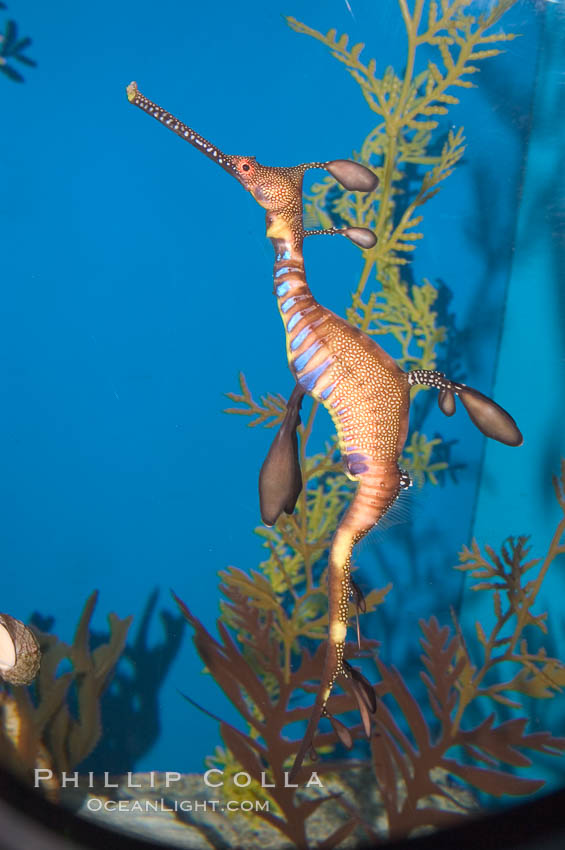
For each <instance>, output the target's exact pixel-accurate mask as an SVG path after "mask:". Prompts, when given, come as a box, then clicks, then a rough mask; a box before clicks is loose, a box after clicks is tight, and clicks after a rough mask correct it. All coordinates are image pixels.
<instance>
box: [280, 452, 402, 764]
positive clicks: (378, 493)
mask: <svg viewBox="0 0 565 850" xmlns="http://www.w3.org/2000/svg"><path fill="white" fill-rule="evenodd" d="M400 488H401V473H400V470H399V468H398V465H397V464H396V462H391V461H387V462H375V461H370V460H369V459H367V467H366V471H365V473H364V474H363V476H360V478H359V487H358V488H357V492H356V493H355V496H354V498H353V501H352V503H351V505H350V506H349V509H348V510H347V512H346V513H345V515H344V517H343V519H342V521H341V523H340V524H339V526H338V528H337V530H336V533H335V535H334V538H333V540H332V545H331V549H330V556H329V568H328V603H329V611H328V619H329V633H328V639H327V646H326V655H325V660H324V669H323V672H322V677H321V681H320V685H319V688H318V692H317V694H316V699H315V701H314V705H313V707H312V713H311V714H310V718H309V720H308V726H307V728H306V733H305V735H304V738H303V740H302V743H301V744H300V747H299V749H298V753H297V754H296V758H295V760H294V764H293V766H292V770H291V771H290V779H291V780H292V781H294V779H295V778H296V776H297V774H298V771H299V770H300V767H301V766H302V762H303V761H304V759H305V758H306V756H307V754H308V753H309V752H310V751H312V750H313V742H314V737H315V735H316V730H317V728H318V723H319V722H320V719H321V718H322V717H327V718H328V719H329V720H330V722H331V723H332V726H333V728H334V731H335V732H336V734H337V736H338V738H339V739H340V741H341V742H342V743H343V744H345V746H351V743H352V741H351V736H350V734H349V732H348V730H347V729H346V727H344V726H343V724H341V723H339V721H337V720H336V719H335V718H333V717H331V715H330V714H329V712H328V710H327V708H326V706H327V702H328V700H329V697H330V694H331V691H332V688H333V686H334V683H335V681H336V680H337V679H338V678H339V677H340V676H343V677H345V678H346V679H347V680H349V686H350V688H349V689H350V690H351V692H352V693H353V696H354V697H355V699H356V702H357V705H358V708H359V712H360V714H361V719H362V721H363V727H364V729H365V732H366V734H367V737H369V736H370V734H371V714H374V713H375V711H376V699H375V693H374V690H373V688H372V687H371V685H370V684H369V682H368V681H367V680H366V679H365V677H364V676H363V675H362V674H361V673H360V672H359V671H358V670H356V669H355V668H354V667H352V666H351V665H350V664H348V663H347V661H346V660H345V658H344V650H345V641H346V635H347V624H348V619H349V599H350V595H351V592H352V585H351V555H352V552H353V548H354V547H355V545H356V543H357V542H358V541H359V540H361V538H362V537H364V536H365V535H366V534H367V533H368V532H369V531H370V530H371V529H372V528H373V527H374V526H375V525H376V523H377V522H378V521H379V519H380V518H381V517H382V516H383V514H384V513H386V511H387V510H388V508H389V507H390V506H391V505H392V503H393V502H394V501H395V499H396V497H397V496H398V493H399V490H400Z"/></svg>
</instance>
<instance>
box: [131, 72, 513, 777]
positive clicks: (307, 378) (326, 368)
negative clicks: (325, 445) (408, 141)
mask: <svg viewBox="0 0 565 850" xmlns="http://www.w3.org/2000/svg"><path fill="white" fill-rule="evenodd" d="M128 98H129V100H130V102H132V103H134V104H135V105H136V106H138V107H140V108H141V109H142V110H143V111H145V112H146V113H148V114H150V115H153V117H154V118H156V119H157V120H158V121H159V122H160V123H163V124H164V125H165V126H167V127H169V128H170V129H172V130H173V131H174V132H175V133H177V134H178V135H179V136H181V138H184V139H186V140H187V141H189V142H190V143H191V144H192V145H193V146H195V147H197V148H198V149H199V150H201V151H202V152H203V153H204V154H205V155H206V156H207V157H208V158H210V159H212V160H214V161H215V162H217V163H218V164H219V165H221V166H222V168H224V169H225V170H226V171H228V172H229V173H231V174H232V175H233V176H234V177H236V178H237V179H238V180H239V182H240V183H241V184H242V186H243V187H244V188H245V189H246V190H247V191H249V192H250V193H251V194H252V195H253V197H254V198H255V200H256V201H257V202H258V203H259V204H260V205H261V206H262V207H264V208H265V209H266V210H267V215H266V226H267V234H266V235H267V237H269V238H270V239H271V242H272V244H273V247H274V251H275V264H274V271H273V281H274V292H275V296H276V299H277V305H278V309H279V313H280V316H281V319H282V322H283V325H284V329H285V335H286V352H287V358H288V363H289V366H290V370H291V372H292V374H293V376H294V377H295V379H296V382H297V386H296V389H295V391H294V392H293V394H292V396H291V399H290V400H289V404H288V410H287V416H286V417H285V419H284V420H283V422H282V424H281V427H280V429H279V432H278V434H277V436H276V437H275V440H274V442H273V445H272V447H271V450H270V451H269V455H268V456H267V459H266V461H265V463H264V464H263V468H262V470H261V476H260V483H259V495H260V502H261V514H262V517H263V520H264V522H265V523H266V524H268V525H272V524H273V523H274V522H275V521H276V520H277V518H278V516H279V515H280V514H281V513H282V511H283V510H285V511H286V512H287V513H290V512H292V510H293V509H294V505H295V504H296V499H297V497H298V494H299V492H300V488H301V478H300V468H299V465H298V452H297V444H296V428H297V425H298V423H299V409H300V403H301V400H302V396H303V395H304V394H305V393H307V394H308V395H310V396H312V397H313V398H314V399H316V400H317V401H319V402H320V403H321V404H322V405H323V406H324V407H325V408H326V410H327V411H328V412H329V414H330V416H331V418H332V420H333V423H334V425H335V428H336V431H337V434H338V445H339V449H340V451H341V454H342V457H343V459H344V463H345V467H346V471H347V474H348V475H349V477H350V478H352V479H353V480H355V481H356V482H357V490H356V492H355V495H354V497H353V499H352V501H351V504H350V505H349V508H348V509H347V511H346V512H345V514H344V516H343V517H342V519H341V522H340V523H339V525H338V528H337V530H336V532H335V534H334V537H333V540H332V544H331V548H330V553H329V569H328V611H329V614H328V616H329V633H328V641H327V651H326V657H325V663H324V670H323V673H322V678H321V682H320V687H319V689H318V693H317V696H316V700H315V703H314V707H313V710H312V714H311V717H310V720H309V723H308V728H307V730H306V735H305V737H304V740H303V742H302V744H301V747H300V749H299V752H298V755H297V757H296V760H295V764H294V767H293V770H292V772H291V776H292V777H294V776H295V775H296V773H297V772H298V769H299V768H300V765H301V763H302V761H303V759H304V757H305V756H306V754H307V753H308V751H309V750H310V749H311V748H312V742H313V739H314V736H315V733H316V729H317V726H318V722H319V719H320V717H321V716H329V715H328V713H327V710H326V704H327V701H328V699H329V696H330V693H331V690H332V687H333V685H334V683H335V681H336V679H337V678H338V677H340V676H343V677H345V678H346V679H348V680H349V684H350V685H351V687H352V690H353V693H354V695H355V696H356V698H357V702H358V705H359V708H360V711H361V715H362V718H363V722H364V725H365V729H366V731H367V734H369V732H370V716H369V715H370V713H371V712H373V711H374V710H375V707H376V703H375V696H374V691H373V689H372V688H371V686H370V685H369V683H368V682H367V681H366V679H364V677H363V676H362V675H361V674H360V673H359V671H357V670H356V669H355V668H353V667H351V665H349V664H348V663H347V662H346V661H345V659H344V647H345V641H346V634H347V626H348V620H349V600H350V597H351V594H352V592H353V593H354V594H355V595H357V591H356V588H355V587H354V585H353V584H352V582H351V574H350V571H351V556H352V552H353V548H354V546H355V545H356V543H357V542H358V541H359V540H360V539H361V538H362V537H364V536H365V535H366V534H367V533H368V532H369V531H370V530H371V529H372V528H374V526H375V525H376V524H377V523H378V522H379V520H380V519H381V517H382V516H383V515H384V514H385V513H386V511H387V510H388V509H389V507H390V506H391V505H392V504H393V503H394V501H395V500H396V498H397V497H398V494H399V492H400V490H401V489H402V488H403V487H406V486H408V484H409V479H408V476H407V475H406V473H404V472H403V471H402V470H401V469H400V467H399V465H398V460H399V457H400V454H401V452H402V449H403V447H404V443H405V441H406V437H407V433H408V421H409V408H410V389H411V387H412V386H414V385H417V384H418V385H427V386H432V387H435V388H437V389H438V390H439V405H440V408H441V410H442V411H443V412H444V413H445V414H446V415H447V416H451V415H452V414H453V413H454V411H455V396H458V397H459V398H460V400H461V401H462V403H463V405H464V406H465V408H466V409H467V412H468V413H469V415H470V417H471V419H472V420H473V422H474V423H475V424H476V425H477V427H479V428H480V430H481V431H483V433H485V434H486V435H487V436H489V437H493V438H494V439H497V440H500V441H501V442H504V443H506V444H508V445H514V446H516V445H520V443H521V442H522V435H521V434H520V431H519V430H518V428H517V426H516V423H515V422H514V420H513V419H512V417H511V416H510V415H509V414H508V413H506V411H504V410H503V409H502V408H501V407H500V406H499V405H498V404H496V403H495V402H494V401H492V400H491V399H488V398H487V397H486V396H484V395H482V393H479V392H478V391H477V390H473V389H471V388H470V387H467V386H465V385H463V384H458V383H455V382H452V381H450V380H449V379H448V378H446V377H445V375H443V373H441V372H436V371H427V370H415V371H412V372H404V371H403V370H402V369H401V368H400V367H399V366H398V364H397V363H396V361H395V360H394V359H393V358H392V357H391V356H390V355H389V354H387V352H386V351H385V350H384V349H383V348H382V347H381V346H380V345H378V344H377V343H376V342H375V341H374V340H373V339H371V338H370V337H369V336H367V335H366V334H364V333H362V332H361V331H360V330H359V329H358V328H355V327H354V326H352V325H350V324H349V323H348V322H347V321H345V320H344V319H342V318H341V317H340V316H337V315H336V314H335V313H333V312H332V311H331V310H328V309H326V308H325V307H323V306H322V305H321V304H319V303H318V301H316V299H315V298H314V296H313V295H312V293H311V292H310V288H309V286H308V283H307V281H306V275H305V271H304V257H303V253H302V245H303V240H304V238H305V237H306V236H310V235H314V234H342V235H344V236H346V237H347V238H349V239H350V240H351V241H352V242H354V243H355V244H357V245H358V246H360V247H361V248H364V249H370V248H372V247H373V245H374V244H375V243H376V238H375V236H374V235H373V234H372V233H371V232H370V231H368V230H366V229H365V228H357V227H350V228H343V229H337V228H329V229H326V230H310V231H307V230H305V229H304V226H303V219H302V182H303V177H304V173H305V171H306V170H307V169H309V168H324V169H326V170H327V171H329V172H330V173H331V174H332V175H333V176H334V177H335V178H336V179H337V180H338V181H339V182H340V183H341V184H342V185H343V186H344V187H345V188H346V189H348V190H350V191H360V192H368V191H373V190H374V188H375V187H376V185H377V178H376V176H375V175H374V174H373V172H372V171H371V170H370V169H368V168H367V167H365V166H363V165H361V164H359V163H356V162H352V161H349V160H332V161H330V162H322V163H320V162H314V163H307V164H302V165H297V166H293V167H289V168H277V167H270V166H264V165H261V164H260V163H258V162H257V161H256V160H255V158H254V157H242V156H231V155H226V154H224V153H223V152H222V151H220V150H219V149H218V148H216V147H215V146H214V145H212V144H210V143H209V142H208V141H207V140H206V139H204V138H203V137H202V136H200V135H199V134H197V133H196V132H195V131H194V130H192V128H190V127H188V126H187V125H185V124H184V123H183V122H181V121H179V120H178V119H176V118H175V117H174V116H172V115H171V114H170V113H168V112H166V111H165V110H163V109H162V108H161V107H159V106H157V105H156V104H154V103H153V102H152V101H150V100H148V99H147V98H145V97H144V96H143V95H142V94H140V92H139V91H138V89H137V87H136V85H135V83H132V84H131V85H130V86H128ZM357 602H358V607H361V606H362V599H361V600H360V599H359V597H358V599H357ZM330 719H332V718H330ZM334 728H336V731H337V732H338V734H340V737H341V738H342V740H346V739H347V735H346V734H345V733H344V732H343V730H340V727H339V725H334Z"/></svg>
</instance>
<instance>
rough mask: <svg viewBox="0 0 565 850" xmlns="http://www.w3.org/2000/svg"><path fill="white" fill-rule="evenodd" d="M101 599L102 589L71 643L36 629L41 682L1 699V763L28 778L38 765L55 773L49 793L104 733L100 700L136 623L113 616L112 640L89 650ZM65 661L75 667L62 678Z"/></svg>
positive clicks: (14, 688)
mask: <svg viewBox="0 0 565 850" xmlns="http://www.w3.org/2000/svg"><path fill="white" fill-rule="evenodd" d="M97 599H98V591H94V593H92V594H91V595H90V597H89V598H88V599H87V601H86V604H85V606H84V609H83V612H82V614H81V616H80V619H79V622H78V625H77V628H76V632H75V636H74V640H73V643H72V644H67V643H64V642H63V641H61V640H59V639H58V638H57V637H56V636H55V635H51V634H46V633H43V632H40V631H39V630H38V631H37V637H38V640H39V643H40V646H41V650H42V662H41V668H40V671H39V675H38V676H37V679H36V680H35V682H34V684H33V686H30V687H25V686H23V685H22V686H12V687H10V688H9V690H6V691H5V692H4V693H3V694H2V695H1V699H2V702H1V709H2V723H1V725H0V754H1V756H2V760H3V761H4V763H7V764H8V766H9V767H10V768H11V769H13V770H14V772H15V773H17V774H18V775H20V776H23V777H25V778H27V779H31V778H32V777H33V770H34V768H35V767H41V768H45V769H48V770H51V771H52V773H53V782H52V784H51V790H54V789H56V784H57V777H60V775H61V772H62V771H67V772H68V771H70V770H71V768H73V767H75V766H76V765H78V764H79V763H80V762H81V761H83V759H84V758H86V756H87V755H88V754H89V753H90V752H91V751H92V750H93V748H94V747H95V746H96V743H97V742H98V740H99V738H100V736H101V734H102V725H101V718H100V698H101V696H102V694H103V692H104V690H105V689H106V687H107V686H108V684H109V681H110V677H111V674H112V672H113V670H114V667H115V665H116V663H117V661H118V659H119V657H120V655H121V653H122V650H123V648H124V644H125V640H126V636H127V632H128V629H129V626H130V623H131V620H132V617H126V618H125V619H120V618H119V617H117V616H116V614H113V613H110V614H109V615H108V622H109V625H110V638H109V640H108V642H107V643H104V644H102V645H101V646H98V647H97V648H96V649H95V650H94V651H91V650H90V621H91V619H92V614H93V611H94V607H95V605H96V602H97ZM65 660H66V661H67V662H70V664H71V666H72V669H71V670H69V671H67V672H63V673H60V674H58V668H59V666H60V665H61V662H63V661H65ZM75 707H76V709H75Z"/></svg>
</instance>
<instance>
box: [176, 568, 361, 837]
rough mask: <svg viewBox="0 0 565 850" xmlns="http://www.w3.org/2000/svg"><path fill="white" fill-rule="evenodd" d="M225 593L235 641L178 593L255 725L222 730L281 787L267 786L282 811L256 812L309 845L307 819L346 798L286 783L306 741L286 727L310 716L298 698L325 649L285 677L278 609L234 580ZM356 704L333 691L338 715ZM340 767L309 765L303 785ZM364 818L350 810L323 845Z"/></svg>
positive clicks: (249, 762) (228, 690)
mask: <svg viewBox="0 0 565 850" xmlns="http://www.w3.org/2000/svg"><path fill="white" fill-rule="evenodd" d="M224 594H225V595H226V596H227V598H228V604H229V605H230V607H231V610H232V613H233V615H234V619H235V620H237V621H239V623H240V626H241V631H240V632H238V635H237V637H236V638H235V639H234V637H232V634H230V631H229V629H228V628H227V627H226V625H225V623H224V622H222V619H218V621H217V628H218V633H219V636H220V641H218V640H216V639H215V638H214V637H212V636H211V635H210V634H209V632H208V631H207V630H206V629H205V628H204V626H203V625H202V623H200V621H199V620H198V619H196V617H194V615H193V614H192V613H191V612H190V610H189V609H188V608H187V606H186V605H185V604H184V602H182V600H180V599H179V598H178V596H176V595H175V594H173V596H174V599H175V601H176V602H177V604H178V606H179V608H180V610H181V611H182V612H183V614H184V616H185V617H186V619H187V621H188V622H189V623H190V625H191V626H192V628H193V629H194V643H195V646H196V649H197V650H198V653H199V655H200V657H201V658H202V660H203V662H204V663H205V665H206V668H207V670H208V671H209V672H210V673H211V674H212V676H213V677H214V679H215V680H216V682H217V683H218V685H219V686H220V687H221V689H222V690H223V691H224V693H225V694H226V696H227V697H228V699H229V700H230V701H231V702H232V703H233V705H234V706H235V708H236V709H237V710H238V711H239V713H240V714H241V717H242V718H243V720H244V721H245V722H246V724H247V726H248V729H249V731H248V732H242V731H241V730H239V729H237V728H236V727H235V726H233V725H231V724H229V723H226V722H221V723H220V732H221V735H222V738H223V741H224V743H225V745H226V747H227V748H228V749H229V750H230V752H231V753H232V754H233V756H235V758H236V760H237V761H238V762H239V764H240V765H241V769H242V770H244V771H246V772H247V773H248V774H249V775H250V776H251V777H252V779H253V780H254V781H255V783H257V785H258V786H261V784H262V783H261V780H262V774H263V778H265V777H266V778H267V780H268V782H270V783H272V784H273V785H274V786H275V787H273V788H271V787H269V788H268V789H264V790H265V791H268V793H266V794H264V796H267V797H269V798H270V800H271V801H272V802H273V803H274V806H273V808H274V809H275V810H276V811H272V810H271V811H267V810H258V811H257V812H256V814H257V817H260V818H262V819H264V820H265V821H267V822H268V823H269V824H271V826H273V827H275V828H276V829H278V830H279V831H280V832H281V833H282V834H283V835H285V836H286V837H287V838H288V839H289V840H290V841H291V842H292V843H293V845H294V846H296V847H307V846H309V845H308V842H307V836H306V821H307V819H308V818H309V817H310V815H312V814H313V813H314V812H315V811H316V810H317V809H318V808H319V807H320V806H321V805H323V804H324V803H325V802H327V801H329V800H334V801H336V802H337V803H338V804H340V802H341V801H340V799H339V797H338V796H337V795H335V794H327V793H321V794H320V796H319V797H316V798H315V799H301V794H300V789H299V788H297V787H292V786H291V787H286V786H287V782H288V771H289V770H290V766H291V763H292V760H293V758H294V756H295V754H296V752H297V750H298V748H299V745H300V740H291V739H289V738H288V737H287V736H286V735H285V727H287V726H288V725H289V724H291V723H296V722H298V721H303V720H306V719H307V718H308V716H309V713H310V708H309V707H308V706H297V707H293V706H292V702H293V698H296V696H297V695H298V694H299V693H300V692H304V691H305V692H313V691H315V685H314V684H313V683H314V682H315V681H316V679H317V678H319V676H320V671H321V669H322V664H323V652H324V648H323V645H322V644H320V645H319V646H318V648H317V650H316V651H315V652H314V653H310V652H309V651H308V650H307V649H305V650H304V651H303V653H302V655H301V658H300V664H299V666H298V667H297V669H295V670H292V671H291V672H290V675H289V676H288V677H287V676H285V672H284V668H283V667H282V665H281V644H280V642H279V641H278V640H277V639H276V638H275V637H274V632H273V628H272V625H273V618H272V615H271V614H267V615H263V614H262V613H261V612H260V611H259V609H258V608H257V607H255V606H254V605H253V604H251V603H250V602H249V601H248V600H247V598H246V597H245V596H244V595H243V594H242V593H240V592H238V590H237V588H235V587H234V586H229V585H224ZM251 635H252V637H250V636H251ZM371 645H372V644H371V642H364V645H363V648H364V649H365V650H367V649H369V648H370V647H371ZM356 650H357V647H356V645H351V644H348V645H347V647H346V653H347V655H348V656H351V655H352V654H353V653H354V652H355V651H356ZM354 707H355V703H354V700H353V699H352V698H351V696H349V695H347V694H340V695H334V696H332V697H331V699H330V701H329V703H328V708H329V711H330V712H331V714H332V715H335V714H341V713H343V712H347V711H352V710H353V709H354ZM348 731H349V735H350V736H351V739H352V740H353V739H355V738H357V737H360V736H361V735H362V734H363V732H362V729H361V727H360V726H358V727H355V728H353V729H350V730H348ZM335 739H336V735H335V733H334V732H331V731H330V732H322V733H318V735H317V736H316V738H315V746H316V749H320V750H322V749H325V748H328V747H330V746H331V745H334V744H335ZM354 764H355V762H354V761H352V760H349V761H348V762H347V766H348V767H351V766H354ZM341 766H344V763H343V762H336V761H335V760H327V761H326V760H324V761H317V762H316V764H315V765H314V766H313V767H312V766H311V767H310V768H307V767H305V766H304V767H302V768H301V770H300V773H299V775H298V777H297V783H296V784H297V785H298V786H304V785H307V784H308V780H309V778H310V777H311V774H312V772H315V773H316V774H317V775H318V777H321V776H323V775H325V774H328V773H332V772H335V770H336V767H337V768H339V767H341ZM263 785H264V782H263ZM246 790H247V791H248V789H246ZM360 823H361V815H359V817H358V818H357V817H351V814H350V812H349V813H348V815H347V820H345V821H344V823H343V824H342V825H341V826H340V827H338V828H337V829H336V830H335V831H334V832H333V833H332V834H331V835H330V836H328V837H327V838H326V839H325V841H324V843H323V846H324V847H327V848H331V847H334V846H336V845H337V844H338V843H339V842H340V841H342V840H343V839H344V838H346V837H347V835H349V834H350V833H351V832H352V831H353V830H354V829H355V827H356V826H358V825H359V824H360Z"/></svg>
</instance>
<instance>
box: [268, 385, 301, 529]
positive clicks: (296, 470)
mask: <svg viewBox="0 0 565 850" xmlns="http://www.w3.org/2000/svg"><path fill="white" fill-rule="evenodd" d="M303 397H304V391H303V390H302V388H301V387H300V386H299V385H298V384H297V385H296V387H295V388H294V391H293V393H292V395H291V397H290V399H289V400H288V404H287V411H286V415H285V418H284V419H283V421H282V422H281V425H280V428H279V430H278V432H277V434H276V436H275V439H274V440H273V442H272V444H271V448H270V449H269V452H268V454H267V457H266V458H265V462H264V463H263V466H262V467H261V472H260V473H259V506H260V510H261V519H262V520H263V522H264V523H265V525H269V526H271V525H274V524H275V522H276V521H277V519H278V518H279V516H280V515H281V513H282V512H283V511H285V513H287V514H291V513H292V512H293V510H294V508H295V506H296V501H297V499H298V496H299V495H300V491H301V490H302V475H301V472H300V461H299V459H298V437H297V435H296V429H297V428H298V425H299V424H300V406H301V404H302V398H303Z"/></svg>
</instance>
